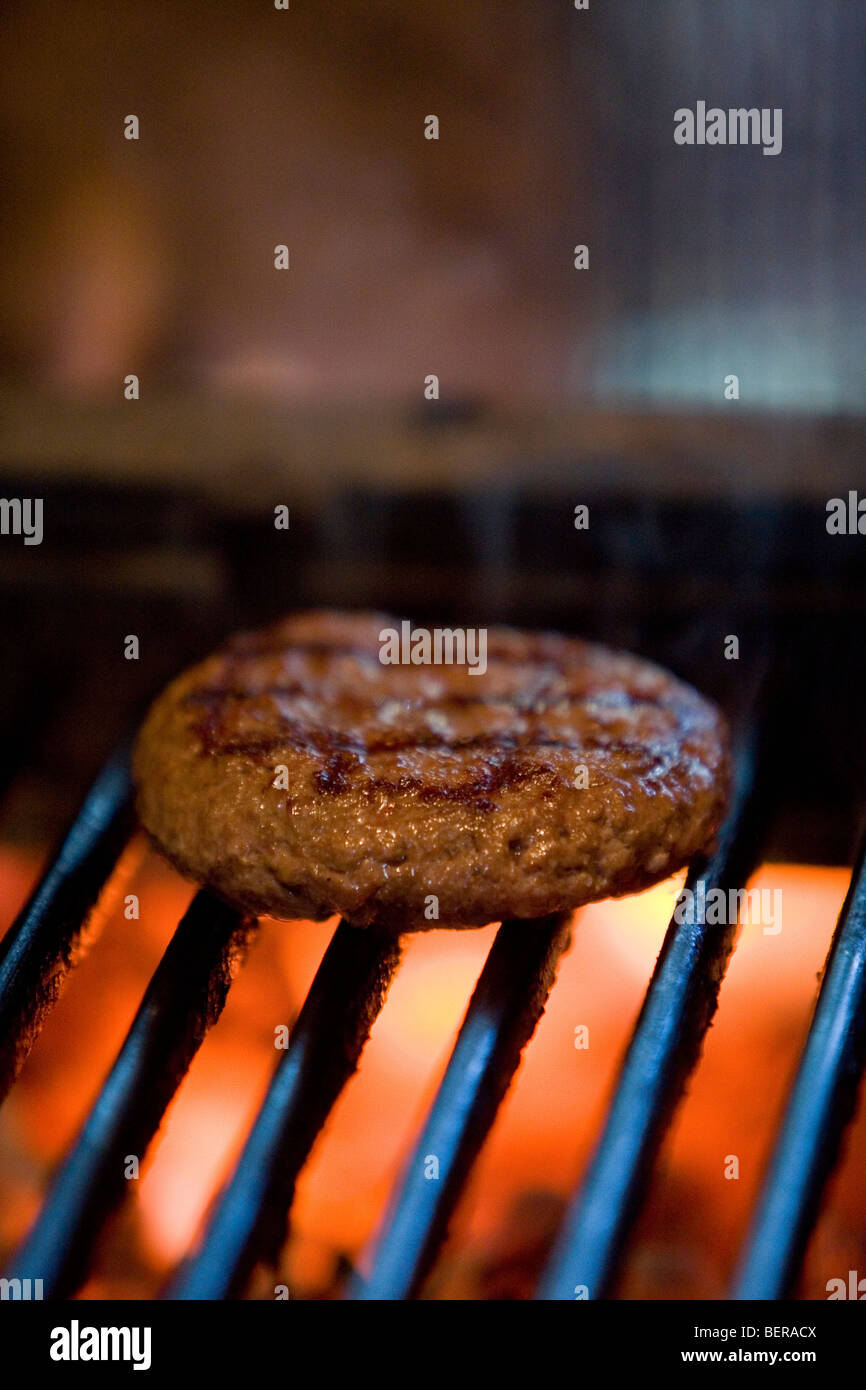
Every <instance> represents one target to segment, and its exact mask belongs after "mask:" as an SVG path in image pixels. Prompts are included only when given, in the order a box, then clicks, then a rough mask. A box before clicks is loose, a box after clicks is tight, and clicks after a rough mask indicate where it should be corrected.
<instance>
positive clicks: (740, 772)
mask: <svg viewBox="0 0 866 1390" xmlns="http://www.w3.org/2000/svg"><path fill="white" fill-rule="evenodd" d="M754 763H755V755H754V752H753V750H752V749H748V750H744V751H743V753H742V754H741V756H740V757H739V758H738V760H737V777H736V786H735V794H734V800H733V806H732V809H731V813H730V814H729V816H728V820H727V823H726V825H725V827H724V829H723V831H722V834H721V836H720V838H719V846H718V849H717V851H716V853H715V854H714V855H713V857H712V858H711V859H710V860H709V861H707V862H703V861H702V862H700V863H698V864H696V865H694V866H693V867H692V869H691V871H690V873H689V876H688V880H687V886H688V887H689V888H691V889H692V890H694V888H695V885H696V883H697V881H698V880H699V879H702V880H703V881H704V882H705V884H706V887H707V891H709V890H710V888H722V889H724V890H725V891H727V890H728V889H729V888H731V887H739V886H741V885H742V884H743V883H744V882H745V881H746V880H747V878H748V877H749V874H750V873H751V872H752V871H753V869H754V867H755V864H756V862H757V847H758V844H759V836H758V835H757V834H756V821H757V820H758V816H757V814H756V803H755V802H754V801H753V799H752V797H751V789H752V787H753V786H754V785H755V768H754ZM735 934H736V927H734V926H728V927H725V928H722V927H718V926H708V925H707V924H706V923H705V922H701V921H699V922H697V923H696V924H694V925H688V924H687V923H685V922H684V923H682V924H679V923H678V922H677V921H676V920H675V919H674V920H672V921H671V924H670V926H669V927H668V930H667V933H666V935H665V939H664V944H663V946H662V949H661V953H660V955H659V958H658V961H657V962H656V967H655V970H654V972H653V976H652V979H651V981H650V985H649V989H648V991H647V995H646V998H645V1000H644V1003H643V1007H642V1009H641V1012H640V1015H639V1017H638V1020H637V1023H636V1025H635V1030H634V1033H633V1035H632V1039H631V1042H630V1044H629V1048H628V1051H627V1053H626V1056H625V1060H624V1062H623V1065H622V1069H621V1071H620V1075H619V1080H618V1082H617V1086H616V1091H615V1093H614V1097H613V1100H612V1102H611V1107H610V1110H609V1112H608V1115H607V1119H606V1121H605V1125H604V1129H603V1131H602V1134H601V1138H600V1140H599V1142H598V1145H597V1147H596V1149H595V1152H594V1154H593V1157H592V1160H591V1162H590V1165H589V1168H588V1170H587V1173H586V1176H585V1178H584V1181H583V1184H582V1186H581V1187H580V1189H579V1190H578V1193H577V1195H576V1197H575V1198H574V1200H573V1202H572V1204H571V1207H570V1209H569V1212H568V1214H567V1216H566V1218H565V1221H564V1223H563V1227H562V1230H561V1232H560V1235H559V1238H558V1240H557V1243H556V1246H555V1249H554V1253H553V1256H552V1258H551V1260H550V1263H549V1265H548V1268H547V1270H546V1271H545V1274H544V1276H543V1278H542V1281H541V1284H540V1286H539V1289H538V1291H537V1293H536V1298H539V1299H544V1300H565V1299H568V1300H571V1299H574V1298H575V1297H578V1296H580V1295H579V1294H578V1293H577V1290H578V1289H581V1290H583V1289H585V1290H586V1291H587V1292H586V1294H585V1295H584V1296H585V1297H589V1298H603V1297H605V1296H606V1295H607V1293H608V1291H609V1289H610V1287H611V1284H612V1282H613V1280H614V1277H615V1275H616V1272H617V1265H618V1260H619V1257H620V1254H621V1251H622V1248H623V1245H624V1242H625V1239H626V1236H627V1235H628V1232H629V1230H630V1228H631V1225H632V1223H633V1220H634V1218H635V1216H636V1214H637V1211H638V1209H639V1206H640V1199H641V1196H642V1192H643V1188H644V1185H645V1183H646V1181H647V1176H648V1174H649V1172H650V1170H651V1167H652V1162H653V1159H654V1157H655V1153H656V1151H657V1149H658V1146H659V1144H660V1142H661V1139H662V1136H663V1134H664V1131H665V1128H666V1125H667V1123H668V1121H669V1119H670V1116H671V1114H672V1113H673V1110H674V1108H675V1106H676V1104H677V1102H678V1100H679V1098H680V1096H681V1094H682V1090H683V1087H684V1085H685V1082H686V1078H687V1077H688V1075H689V1073H690V1071H691V1070H692V1068H693V1066H694V1065H695V1062H696V1061H697V1058H698V1055H699V1052H700V1047H701V1043H702V1040H703V1036H704V1034H705V1032H706V1030H707V1028H708V1027H709V1024H710V1020H711V1018H712V1016H713V1014H714V1012H715V1010H716V1004H717V1001H718V991H719V987H720V985H721V981H722V977H723V975H724V972H725V968H726V966H727V961H728V957H729V955H730V952H731V949H732V946H733V941H734V937H735Z"/></svg>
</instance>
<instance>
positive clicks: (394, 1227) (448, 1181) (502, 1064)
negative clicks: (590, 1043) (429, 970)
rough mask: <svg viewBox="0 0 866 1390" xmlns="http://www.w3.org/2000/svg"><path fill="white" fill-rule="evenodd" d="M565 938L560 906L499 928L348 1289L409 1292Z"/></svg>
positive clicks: (489, 1120) (364, 1293) (531, 1026)
mask: <svg viewBox="0 0 866 1390" xmlns="http://www.w3.org/2000/svg"><path fill="white" fill-rule="evenodd" d="M570 940H571V932H570V926H569V918H568V917H567V916H566V917H562V916H554V917H543V918H540V919H538V920H536V921H534V922H533V921H521V922H504V923H503V924H502V926H501V927H500V928H499V931H498V932H497V935H496V940H495V941H494V943H493V946H492V947H491V949H490V953H489V955H488V957H487V961H486V963H485V965H484V969H483V970H482V972H481V975H480V976H479V979H478V983H477V985H476V986H475V991H474V993H473V995H472V999H471V1001H470V1004H469V1008H468V1010H467V1012H466V1017H465V1018H464V1020H463V1024H462V1026H461V1028H460V1032H459V1034H458V1037H457V1041H456V1043H455V1045H454V1050H453V1052H452V1054H451V1058H450V1060H449V1063H448V1067H447V1069H446V1072H445V1076H444V1077H443V1080H442V1084H441V1085H440V1087H439V1091H438V1093H437V1096H436V1099H435V1101H434V1103H433V1107H432V1109H431V1111H430V1114H429V1116H428V1119H427V1122H426V1124H425V1125H424V1129H423V1131H422V1133H421V1136H420V1138H419V1140H418V1142H417V1144H416V1146H415V1148H414V1151H413V1153H412V1155H411V1157H410V1159H409V1162H408V1164H407V1166H406V1169H405V1173H404V1175H403V1179H402V1183H401V1185H400V1186H399V1187H398V1189H397V1191H396V1194H395V1197H394V1199H393V1201H392V1204H391V1208H390V1211H389V1214H388V1216H387V1217H386V1220H385V1223H384V1227H383V1230H382V1233H381V1236H380V1238H379V1240H378V1241H377V1244H376V1249H375V1253H374V1256H373V1262H372V1272H371V1274H370V1276H369V1278H368V1279H364V1278H362V1277H361V1276H356V1278H355V1279H354V1280H353V1283H352V1286H351V1287H350V1289H349V1293H348V1297H349V1298H352V1299H358V1300H372V1299H376V1300H379V1299H407V1298H412V1297H413V1295H415V1294H416V1293H417V1292H418V1290H419V1288H420V1286H421V1283H422V1281H423V1279H424V1277H425V1275H426V1274H427V1272H428V1270H429V1269H430V1267H431V1265H432V1262H433V1259H434V1257H435V1255H436V1252H437V1250H438V1249H439V1246H440V1244H441V1242H442V1240H443V1239H444V1237H445V1234H446V1230H447V1225H448V1221H449V1219H450V1217H451V1214H452V1212H453V1210H454V1207H455V1205H456V1203H457V1200H458V1198H459V1196H460V1192H461V1190H462V1188H463V1186H464V1183H465V1181H466V1178H467V1177H468V1174H469V1171H470V1168H471V1166H472V1164H473V1162H474V1160H475V1158H476V1156H477V1154H478V1152H479V1150H480V1149H481V1146H482V1144H483V1143H484V1140H485V1139H486V1137H487V1134H488V1132H489V1130H490V1127H491V1125H492V1124H493V1121H494V1119H495V1117H496V1112H497V1110H498V1109H499V1106H500V1103H501V1101H502V1098H503V1096H504V1095H505V1092H506V1091H507V1089H508V1086H509V1084H510V1082H511V1079H512V1077H513V1075H514V1073H515V1071H516V1070H517V1067H518V1065H519V1063H520V1055H521V1053H522V1051H523V1048H524V1047H525V1045H526V1043H527V1042H528V1041H529V1039H530V1038H531V1036H532V1034H533V1032H534V1031H535V1027H536V1024H537V1023H538V1020H539V1018H540V1017H541V1015H542V1013H543V1012H544V1007H545V1004H546V1003H547V996H548V995H549V993H550V990H551V988H552V987H553V982H554V978H555V974H556V968H557V965H558V963H559V959H560V956H561V955H562V952H563V951H564V950H565V949H566V948H567V946H568V945H569V943H570ZM431 1158H435V1159H436V1161H437V1163H438V1177H437V1178H435V1179H431V1178H428V1177H427V1176H425V1169H426V1167H427V1164H428V1161H429V1160H430V1159H431Z"/></svg>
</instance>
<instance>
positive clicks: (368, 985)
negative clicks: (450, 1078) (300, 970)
mask: <svg viewBox="0 0 866 1390" xmlns="http://www.w3.org/2000/svg"><path fill="white" fill-rule="evenodd" d="M399 958H400V941H399V937H397V936H395V935H394V933H393V932H387V931H383V930H382V929H380V928H375V927H367V928H364V929H363V930H362V929H359V928H355V927H350V926H347V924H346V923H345V922H341V923H340V925H339V927H338V928H337V930H336V932H335V933H334V936H333V938H332V940H331V943H330V945H329V946H328V949H327V951H326V952H325V955H324V957H323V959H322V963H321V965H320V966H319V969H318V971H317V972H316V977H315V979H314V980H313V983H312V986H311V987H310V992H309V994H308V996H307V999H306V1002H305V1004H304V1007H303V1009H302V1010H301V1013H300V1015H299V1017H298V1021H297V1023H296V1025H295V1027H294V1029H293V1030H292V1035H291V1039H290V1042H289V1047H288V1049H287V1051H286V1052H285V1054H284V1055H283V1058H282V1059H281V1061H280V1063H279V1065H278V1067H277V1069H276V1071H275V1073H274V1076H273V1078H272V1080H271V1084H270V1086H269V1088H268V1092H267V1095H266V1096H265V1100H264V1102H263V1104H262V1107H261V1110H260V1111H259V1114H258V1116H257V1117H256V1121H255V1123H254V1125H253V1128H252V1131H251V1133H250V1136H249V1138H248V1139H247V1142H246V1144H245V1146H244V1149H243V1152H242V1154H241V1157H240V1159H239V1161H238V1164H237V1166H236V1168H235V1171H234V1173H233V1175H232V1177H231V1179H230V1181H229V1183H228V1184H227V1186H226V1187H225V1188H224V1189H223V1191H222V1193H221V1194H220V1196H219V1197H218V1199H217V1202H216V1205H215V1207H214V1210H213V1213H212V1215H211V1217H210V1220H209V1222H208V1226H207V1229H206V1231H205V1234H204V1238H203V1240H202V1243H201V1246H200V1248H199V1249H198V1251H197V1252H196V1254H194V1255H193V1256H192V1258H191V1259H190V1260H189V1261H187V1262H186V1263H185V1264H184V1265H182V1266H181V1268H180V1270H179V1271H178V1273H177V1275H176V1276H175V1278H174V1280H173V1282H172V1283H171V1285H170V1286H169V1288H168V1289H167V1290H166V1294H165V1296H166V1297H167V1298H174V1299H222V1298H233V1297H238V1296H240V1294H241V1293H242V1292H243V1289H244V1287H245V1285H246V1282H247V1280H248V1278H249V1276H250V1273H251V1271H252V1269H253V1267H254V1266H255V1264H256V1263H257V1262H258V1261H259V1260H271V1261H276V1259H277V1257H278V1254H279V1249H280V1246H281V1245H282V1242H283V1239H284V1237H285V1228H286V1216H287V1213H288V1211H289V1208H290V1207H291V1202H292V1197H293V1195H294V1188H295V1182H296V1179H297V1176H298V1174H299V1172H300V1170H301V1168H302V1167H303V1165H304V1163H305V1161H306V1159H307V1156H308V1154H309V1152H310V1149H311V1148H312V1146H313V1143H314V1141H315V1138H316V1135H317V1134H318V1132H319V1130H320V1129H321V1127H322V1125H323V1124H324V1122H325V1120H326V1118H327V1116H328V1114H329V1112H330V1110H331V1108H332V1106H333V1105H334V1103H335V1101H336V1099H337V1097H338V1096H339V1094H340V1092H341V1091H342V1089H343V1087H344V1085H345V1084H346V1082H347V1080H348V1079H349V1077H350V1076H351V1075H352V1073H353V1072H354V1071H355V1069H356V1067H357V1065H358V1059H359V1057H360V1055H361V1052H362V1050H363V1047H364V1044H365V1043H366V1041H367V1038H368V1036H369V1033H370V1029H371V1028H372V1026H373V1023H374V1021H375V1019H376V1017H377V1015H378V1013H379V1010H380V1009H381V1007H382V1004H383V1002H384V999H385V995H386V993H387V990H388V986H389V985H390V983H391V978H392V976H393V974H394V971H395V970H396V968H397V964H398V961H399Z"/></svg>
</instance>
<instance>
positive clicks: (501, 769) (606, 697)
mask: <svg viewBox="0 0 866 1390" xmlns="http://www.w3.org/2000/svg"><path fill="white" fill-rule="evenodd" d="M398 626H399V625H398V624H396V623H395V622H394V620H393V619H391V618H388V617H386V616H383V615H381V614H376V613H337V612H313V613H300V614H296V615H293V616H291V617H288V618H286V619H284V620H283V621H281V622H279V623H277V624H275V625H274V626H273V627H270V628H268V629H266V630H264V631H262V632H255V633H244V634H241V635H239V636H237V637H235V638H233V639H232V640H231V641H230V642H229V643H228V644H227V645H226V646H225V647H224V648H223V649H222V650H221V651H219V652H217V653H216V654H215V655H213V656H211V657H209V658H208V659H207V660H206V661H203V662H201V664H200V665H198V666H195V667H193V668H192V669H191V670H189V671H187V672H185V673H184V674H183V675H181V676H179V677H178V678H177V679H176V680H175V681H173V682H172V684H171V685H170V686H169V687H168V688H167V690H165V691H164V693H163V694H162V695H161V696H160V697H159V699H158V700H157V701H156V703H155V704H154V705H153V707H152V709H151V710H150V712H149V714H148V716H147V719H146V721H145V723H144V726H143V728H142V730H141V733H140V735H139V738H138V741H137V745H136V749H135V756H134V764H133V767H134V775H135V780H136V783H137V788H138V806H139V812H140V815H141V819H142V822H143V823H144V826H145V827H146V829H147V830H148V832H149V833H150V835H151V836H152V838H153V839H154V840H155V841H156V843H157V845H158V846H159V847H160V848H161V849H162V850H163V851H164V853H165V854H166V855H167V857H168V858H169V859H170V860H171V861H172V862H173V863H174V864H175V865H176V867H177V868H179V869H180V870H181V872H182V873H184V874H186V875H188V876H189V877H191V878H193V879H196V880H198V881H199V882H200V883H203V884H206V885H207V886H208V887H209V888H211V889H213V890H214V891H215V892H216V893H218V894H220V895H221V896H222V897H224V898H227V899H228V900H229V901H230V902H233V903H235V904H237V905H238V906H239V907H241V908H243V909H245V910H249V911H252V912H256V913H265V914H269V915H271V916H274V917H288V918H292V917H304V918H311V919H314V920H320V919H322V918H325V917H329V916H331V915H333V914H335V913H340V914H342V916H344V917H345V918H346V919H347V920H348V921H349V922H351V923H353V924H355V925H358V926H364V925H367V924H369V923H372V922H379V923H387V924H391V925H393V926H394V927H397V928H401V929H409V928H419V927H433V926H437V925H440V926H472V925H480V924H483V923H486V922H492V921H498V920H501V919H502V918H506V917H537V916H541V915H544V914H547V913H551V912H555V911H566V910H569V909H571V908H575V907H578V906H579V905H580V904H581V903H586V902H590V901H592V900H594V899H597V898H604V897H609V896H616V895H619V894H624V893H632V892H635V891H637V890H638V889H641V888H644V887H646V886H647V885H649V884H651V883H654V882H656V881H657V880H659V879H662V878H664V877H666V876H667V875H668V874H670V873H672V872H673V871H674V870H675V869H677V868H679V867H680V866H681V865H682V864H684V863H685V862H686V861H687V860H688V859H689V858H691V857H692V856H693V855H694V854H695V853H696V852H698V851H699V850H702V849H704V848H705V847H706V846H707V844H708V842H709V841H710V840H711V839H712V836H713V834H714V832H715V830H716V828H717V827H718V825H719V822H720V819H721V817H722V814H723V811H724V805H725V799H726V795H727V786H728V757H727V751H726V732H725V727H724V723H723V721H722V718H721V716H720V715H719V713H718V711H717V710H715V709H714V708H713V706H711V705H710V704H709V703H708V702H707V701H705V700H703V699H702V698H701V697H700V696H699V695H698V694H697V693H696V692H695V691H694V690H692V689H691V688H690V687H689V686H687V685H684V684H682V683H681V682H680V681H677V680H675V679H674V678H673V677H672V676H671V675H669V674H668V673H667V672H665V671H663V670H661V669H660V668H659V667H657V666H654V665H651V664H650V663H649V662H646V661H643V660H640V659H639V658H637V657H634V656H629V655H627V654H624V653H619V652H613V651H609V650H607V649H606V648H604V647H600V646H595V645H591V644H589V643H586V642H582V641H578V640H575V639H572V638H567V637H560V636H557V635H554V634H535V633H525V632H519V631H515V630H512V629H509V628H489V629H488V630H487V661H486V669H485V670H484V672H483V674H482V673H481V671H480V669H479V670H476V671H473V670H472V669H471V668H470V667H468V666H453V665H452V666H445V665H439V666H432V665H426V666H421V665H417V666H416V665H383V664H382V662H381V661H380V647H381V642H380V633H381V632H382V631H383V629H385V628H388V627H398Z"/></svg>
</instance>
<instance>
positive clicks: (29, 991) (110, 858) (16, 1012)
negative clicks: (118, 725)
mask: <svg viewBox="0 0 866 1390" xmlns="http://www.w3.org/2000/svg"><path fill="white" fill-rule="evenodd" d="M132 828H133V813H132V803H131V791H130V778H129V763H128V750H127V748H126V747H123V748H121V749H119V750H118V751H117V752H115V753H114V754H113V755H112V757H111V758H109V760H108V761H107V762H106V764H105V766H104V767H103V769H102V771H101V772H100V773H99V775H98V777H97V778H96V781H95V782H94V783H93V786H92V787H91V788H90V791H89V792H88V794H87V796H86V797H85V800H84V803H83V805H82V807H81V810H80V811H79V812H78V815H77V816H76V818H75V820H74V821H73V823H72V825H71V826H70V827H69V830H68V831H67V833H66V835H65V837H64V839H63V841H62V843H61V845H60V848H59V850H58V851H57V853H56V855H55V857H54V858H53V859H52V862H51V867H50V868H49V869H48V871H47V873H46V874H45V876H44V877H43V879H42V881H41V883H40V884H39V886H38V888H37V889H36V891H35V892H34V893H33V895H32V897H31V898H30V900H29V902H28V903H27V905H26V906H25V907H24V908H23V910H22V911H21V913H20V914H19V915H18V917H17V919H16V921H15V922H14V924H13V925H12V926H11V927H10V928H9V931H8V932H7V933H6V935H5V936H4V938H3V941H2V942H0V1100H2V1099H3V1098H4V1097H5V1095H6V1093H7V1091H8V1090H9V1087H10V1086H11V1085H12V1083H13V1081H14V1080H15V1078H16V1076H17V1075H18V1073H19V1071H20V1070H21V1067H22V1066H23V1065H24V1061H25V1059H26V1057H27V1054H28V1053H29V1051H30V1048H31V1047H32V1046H33V1043H34V1042H35V1041H36V1038H37V1037H38V1035H39V1032H40V1029H41V1028H42V1024H43V1022H44V1021H45V1018H46V1016H47V1015H48V1013H49V1011H50V1009H51V1007H52V1005H53V1004H54V1002H55V1001H56V999H57V997H58V995H59V994H60V990H61V987H62V985H63V982H64V980H65V977H66V975H67V974H68V972H69V970H70V969H71V968H72V966H73V965H74V964H75V963H76V962H77V960H78V959H79V957H80V955H81V952H82V947H83V940H82V937H83V932H84V926H85V923H86V920H87V918H88V916H89V914H90V912H91V909H92V908H93V906H94V904H95V903H96V900H97V898H98V897H99V894H100V892H101V890H102V888H103V886H104V884H105V882H106V880H107V878H108V877H109V875H110V874H111V872H112V870H113V869H114V866H115V864H116V861H117V858H118V855H119V854H120V851H121V850H122V848H123V846H124V844H125V843H126V841H127V839H128V838H129V836H130V834H131V833H132Z"/></svg>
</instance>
